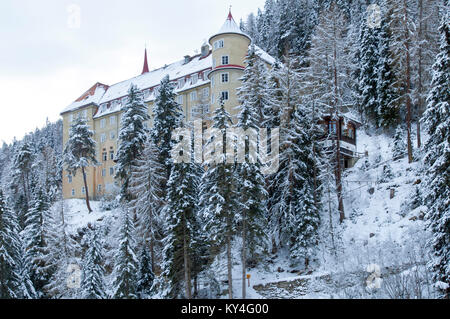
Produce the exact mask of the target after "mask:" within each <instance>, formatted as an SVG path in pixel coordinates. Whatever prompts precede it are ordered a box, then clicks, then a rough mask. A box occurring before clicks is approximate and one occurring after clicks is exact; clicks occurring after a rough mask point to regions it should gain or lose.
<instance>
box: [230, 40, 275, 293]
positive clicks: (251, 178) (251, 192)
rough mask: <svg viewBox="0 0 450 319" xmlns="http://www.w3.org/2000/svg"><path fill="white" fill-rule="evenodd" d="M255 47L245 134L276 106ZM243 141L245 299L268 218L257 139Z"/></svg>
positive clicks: (242, 111)
mask: <svg viewBox="0 0 450 319" xmlns="http://www.w3.org/2000/svg"><path fill="white" fill-rule="evenodd" d="M254 50H255V49H254V47H253V46H252V47H251V48H250V51H249V54H248V57H247V60H246V65H247V66H246V68H245V70H244V75H243V77H242V86H241V88H240V89H238V97H239V102H240V106H239V114H238V122H237V124H236V126H235V127H236V128H239V129H241V130H242V132H241V133H244V132H247V131H248V132H250V131H253V132H254V133H256V132H257V130H258V128H259V127H258V125H259V123H260V122H261V118H262V116H261V115H262V114H261V110H263V109H268V108H269V105H270V106H272V105H271V102H270V96H269V94H268V92H267V84H266V81H265V78H266V74H265V73H264V71H265V69H264V66H263V65H262V64H261V62H260V60H259V59H258V57H257V56H256V54H255V51H254ZM250 135H251V133H250ZM255 137H256V134H255ZM240 141H241V145H238V146H237V147H238V148H240V149H243V150H245V159H244V160H245V161H244V162H243V163H239V164H238V165H237V169H236V179H237V180H239V181H240V184H241V187H240V188H239V190H238V193H239V197H238V199H237V201H238V205H239V206H238V208H239V209H238V211H239V212H240V216H239V217H240V223H241V228H242V231H241V234H242V253H241V254H242V298H245V295H246V286H247V283H246V274H247V269H246V268H247V266H246V265H247V256H248V255H247V252H248V251H250V252H252V253H253V254H254V253H255V251H256V250H257V249H256V248H257V247H258V246H259V247H261V246H262V247H263V248H264V246H263V245H264V243H265V239H266V238H265V232H264V225H265V224H266V223H265V220H264V218H265V216H266V205H265V202H266V195H267V193H266V191H265V189H264V182H265V181H264V176H263V174H262V173H261V161H260V158H259V157H258V156H257V154H256V150H257V149H258V143H257V141H256V140H255V139H253V138H249V137H248V136H246V138H245V140H240ZM252 150H253V151H254V152H252Z"/></svg>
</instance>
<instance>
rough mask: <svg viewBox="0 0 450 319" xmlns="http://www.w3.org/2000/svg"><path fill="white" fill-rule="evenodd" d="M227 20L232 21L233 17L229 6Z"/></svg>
mask: <svg viewBox="0 0 450 319" xmlns="http://www.w3.org/2000/svg"><path fill="white" fill-rule="evenodd" d="M227 20H230V21H231V20H233V15H232V14H231V6H230V11H229V12H228V17H227Z"/></svg>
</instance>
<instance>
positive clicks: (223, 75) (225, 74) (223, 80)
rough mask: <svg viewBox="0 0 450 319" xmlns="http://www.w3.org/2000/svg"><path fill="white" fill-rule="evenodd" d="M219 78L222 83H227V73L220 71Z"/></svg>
mask: <svg viewBox="0 0 450 319" xmlns="http://www.w3.org/2000/svg"><path fill="white" fill-rule="evenodd" d="M220 78H221V79H222V83H227V82H228V73H222V74H221V75H220Z"/></svg>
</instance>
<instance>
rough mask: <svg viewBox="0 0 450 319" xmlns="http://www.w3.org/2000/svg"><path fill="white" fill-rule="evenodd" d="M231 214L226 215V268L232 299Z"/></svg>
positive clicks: (229, 295)
mask: <svg viewBox="0 0 450 319" xmlns="http://www.w3.org/2000/svg"><path fill="white" fill-rule="evenodd" d="M230 218H231V216H227V226H228V227H227V268H228V297H229V298H230V299H233V273H232V267H233V263H232V260H231V220H230Z"/></svg>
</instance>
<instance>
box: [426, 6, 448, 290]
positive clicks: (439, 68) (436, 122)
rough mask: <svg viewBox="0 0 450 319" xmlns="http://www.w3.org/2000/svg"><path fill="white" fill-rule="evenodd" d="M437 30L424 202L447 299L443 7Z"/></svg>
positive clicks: (428, 113)
mask: <svg viewBox="0 0 450 319" xmlns="http://www.w3.org/2000/svg"><path fill="white" fill-rule="evenodd" d="M444 8H445V11H444V12H445V14H444V15H443V17H442V22H441V26H440V27H439V31H440V33H441V39H440V49H439V54H438V56H437V58H436V62H435V64H434V65H433V71H434V73H433V80H432V83H431V91H430V93H429V95H428V98H427V102H428V106H427V109H426V111H425V113H424V119H425V124H426V127H427V131H428V134H429V136H430V137H429V139H428V141H427V143H426V145H425V150H426V155H425V157H424V162H425V165H426V166H427V167H428V170H427V178H426V183H425V185H426V187H425V194H424V195H425V196H424V201H425V204H426V205H427V206H428V212H427V216H426V218H427V220H428V227H429V229H430V230H431V231H432V233H433V239H432V247H433V255H434V256H433V259H432V261H431V266H432V269H433V271H434V280H435V282H436V286H437V287H438V288H440V291H441V292H442V294H443V296H444V297H445V298H449V297H450V285H449V282H450V266H449V265H450V261H449V258H450V257H449V256H450V245H449V243H450V210H449V209H448V208H449V207H450V200H449V199H450V188H449V186H448V185H450V178H449V176H450V174H449V167H450V148H449V143H450V23H449V21H450V14H449V12H450V10H449V7H448V5H447V6H445V7H444Z"/></svg>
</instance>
